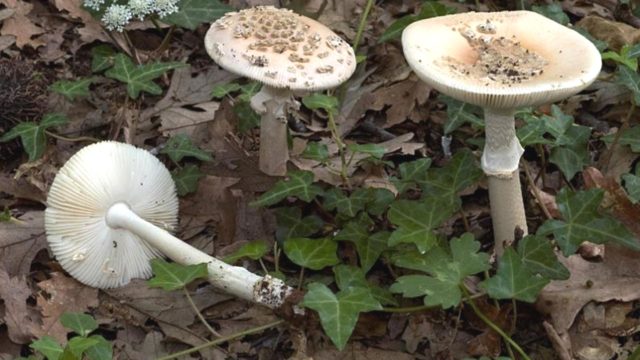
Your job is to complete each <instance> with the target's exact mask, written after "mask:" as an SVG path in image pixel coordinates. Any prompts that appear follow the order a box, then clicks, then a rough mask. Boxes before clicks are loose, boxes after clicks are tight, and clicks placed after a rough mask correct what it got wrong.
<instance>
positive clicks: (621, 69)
mask: <svg viewBox="0 0 640 360" xmlns="http://www.w3.org/2000/svg"><path fill="white" fill-rule="evenodd" d="M617 74H618V75H617V77H616V80H617V82H618V84H621V85H624V86H626V87H627V89H629V90H631V93H632V94H633V96H632V99H633V102H634V104H636V105H640V75H638V73H637V72H635V71H633V70H631V69H629V68H628V67H626V66H618V71H617Z"/></svg>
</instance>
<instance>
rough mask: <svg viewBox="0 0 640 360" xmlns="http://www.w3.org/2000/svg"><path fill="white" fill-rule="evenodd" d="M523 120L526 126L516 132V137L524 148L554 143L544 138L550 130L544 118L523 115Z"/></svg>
mask: <svg viewBox="0 0 640 360" xmlns="http://www.w3.org/2000/svg"><path fill="white" fill-rule="evenodd" d="M523 119H524V122H525V125H524V126H522V127H520V128H519V129H518V130H517V131H516V135H517V136H518V140H520V144H522V146H524V147H526V146H529V145H535V144H551V143H552V142H551V141H550V140H547V139H546V138H545V137H544V135H545V134H546V133H547V130H548V127H547V125H546V123H545V119H544V116H543V117H542V118H539V117H537V116H534V115H532V114H523Z"/></svg>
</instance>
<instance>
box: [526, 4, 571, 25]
mask: <svg viewBox="0 0 640 360" xmlns="http://www.w3.org/2000/svg"><path fill="white" fill-rule="evenodd" d="M531 10H533V11H535V12H537V13H538V14H541V15H544V16H546V17H548V18H549V19H551V20H553V21H555V22H557V23H560V24H562V25H568V24H569V21H570V20H569V16H567V14H565V13H564V11H562V6H560V4H558V3H551V4H548V5H539V6H538V5H534V6H532V7H531Z"/></svg>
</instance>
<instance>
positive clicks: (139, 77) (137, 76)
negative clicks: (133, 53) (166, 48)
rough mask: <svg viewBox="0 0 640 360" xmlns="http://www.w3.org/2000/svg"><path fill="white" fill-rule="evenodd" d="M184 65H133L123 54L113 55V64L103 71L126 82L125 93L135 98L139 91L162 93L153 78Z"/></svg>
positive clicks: (177, 63)
mask: <svg viewBox="0 0 640 360" xmlns="http://www.w3.org/2000/svg"><path fill="white" fill-rule="evenodd" d="M184 66H186V64H184V63H180V62H167V63H161V62H157V63H153V64H145V65H135V64H134V63H133V61H131V59H130V58H129V57H128V56H126V55H124V54H117V55H115V56H114V65H113V67H112V68H111V69H109V70H107V72H105V75H106V76H108V77H110V78H112V79H116V80H118V81H120V82H123V83H125V84H127V94H129V97H131V98H132V99H137V98H138V96H139V95H140V92H141V91H145V92H148V93H149V94H152V95H160V94H162V88H160V86H158V84H156V83H154V82H153V80H154V79H156V78H158V77H160V76H162V75H164V74H165V73H166V72H167V71H169V70H172V69H177V68H181V67H184Z"/></svg>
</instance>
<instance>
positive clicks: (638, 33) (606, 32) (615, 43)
mask: <svg viewBox="0 0 640 360" xmlns="http://www.w3.org/2000/svg"><path fill="white" fill-rule="evenodd" d="M576 26H577V27H582V28H585V29H586V30H587V31H588V32H589V34H591V35H592V36H593V37H595V38H596V39H598V40H602V41H605V42H606V43H607V44H609V48H610V49H613V50H615V51H620V48H622V47H623V46H624V45H632V44H637V43H638V42H640V29H636V28H634V27H633V26H631V25H627V24H625V23H621V22H617V21H611V20H607V19H603V18H601V17H599V16H595V15H589V16H585V17H584V18H582V20H580V21H578V22H577V23H576Z"/></svg>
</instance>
